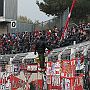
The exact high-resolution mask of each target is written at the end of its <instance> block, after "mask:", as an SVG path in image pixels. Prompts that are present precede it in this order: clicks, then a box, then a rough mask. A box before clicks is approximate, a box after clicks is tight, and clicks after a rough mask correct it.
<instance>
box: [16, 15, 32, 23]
mask: <svg viewBox="0 0 90 90" xmlns="http://www.w3.org/2000/svg"><path fill="white" fill-rule="evenodd" d="M17 21H19V22H22V23H29V24H32V23H33V22H32V20H31V19H29V18H27V17H26V16H19V17H18V19H17Z"/></svg>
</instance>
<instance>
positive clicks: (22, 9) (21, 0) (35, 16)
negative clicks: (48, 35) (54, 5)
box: [18, 0, 52, 22]
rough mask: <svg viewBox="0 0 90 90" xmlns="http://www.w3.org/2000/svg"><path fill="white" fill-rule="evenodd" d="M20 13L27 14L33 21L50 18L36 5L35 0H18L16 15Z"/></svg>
mask: <svg viewBox="0 0 90 90" xmlns="http://www.w3.org/2000/svg"><path fill="white" fill-rule="evenodd" d="M39 1H41V0H39ZM20 15H21V16H27V17H28V18H30V19H31V20H32V21H33V22H35V20H39V21H40V22H42V21H46V20H49V19H51V18H52V17H48V16H47V15H45V13H43V12H41V11H40V10H39V7H38V6H37V5H36V0H18V16H20Z"/></svg>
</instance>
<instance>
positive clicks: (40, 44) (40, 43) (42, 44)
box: [34, 35, 51, 69]
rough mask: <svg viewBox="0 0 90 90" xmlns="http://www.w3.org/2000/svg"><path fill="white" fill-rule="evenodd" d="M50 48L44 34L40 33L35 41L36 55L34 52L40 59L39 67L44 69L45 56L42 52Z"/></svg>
mask: <svg viewBox="0 0 90 90" xmlns="http://www.w3.org/2000/svg"><path fill="white" fill-rule="evenodd" d="M46 48H47V49H49V50H51V49H50V47H49V46H48V45H47V42H46V40H45V36H44V35H42V36H41V37H40V39H39V40H37V42H36V45H35V53H34V54H35V55H36V52H37V53H38V56H39V60H40V68H41V69H44V68H45V67H44V63H45V56H44V53H45V49H46Z"/></svg>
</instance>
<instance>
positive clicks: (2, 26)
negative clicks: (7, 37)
mask: <svg viewBox="0 0 90 90" xmlns="http://www.w3.org/2000/svg"><path fill="white" fill-rule="evenodd" d="M6 33H7V24H6V23H0V34H6Z"/></svg>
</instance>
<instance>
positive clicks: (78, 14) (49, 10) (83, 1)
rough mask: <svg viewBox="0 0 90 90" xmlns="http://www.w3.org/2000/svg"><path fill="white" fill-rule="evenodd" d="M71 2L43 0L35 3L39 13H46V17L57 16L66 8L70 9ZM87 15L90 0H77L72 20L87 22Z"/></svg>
mask: <svg viewBox="0 0 90 90" xmlns="http://www.w3.org/2000/svg"><path fill="white" fill-rule="evenodd" d="M72 2H73V0H43V2H39V1H37V5H38V6H39V8H40V11H42V12H44V13H46V15H52V16H53V15H55V16H59V15H61V14H62V13H63V12H64V11H65V10H66V9H67V8H68V7H69V8H70V7H71V5H72ZM88 14H90V0H77V1H76V4H75V7H74V10H73V12H72V18H73V19H74V20H83V19H84V20H87V15H88Z"/></svg>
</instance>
